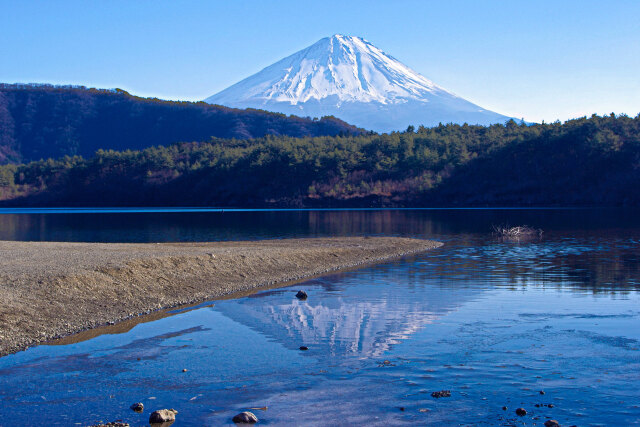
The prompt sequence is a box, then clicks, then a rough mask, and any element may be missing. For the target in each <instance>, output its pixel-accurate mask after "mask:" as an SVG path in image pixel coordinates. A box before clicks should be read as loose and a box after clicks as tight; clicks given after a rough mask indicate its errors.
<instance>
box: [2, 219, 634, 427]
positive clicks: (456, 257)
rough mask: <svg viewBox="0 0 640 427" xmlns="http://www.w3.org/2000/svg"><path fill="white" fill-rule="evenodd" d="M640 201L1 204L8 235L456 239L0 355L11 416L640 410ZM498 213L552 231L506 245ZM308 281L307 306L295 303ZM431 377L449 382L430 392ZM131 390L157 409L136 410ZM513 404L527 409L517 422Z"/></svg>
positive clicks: (324, 421) (318, 417)
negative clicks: (364, 205)
mask: <svg viewBox="0 0 640 427" xmlns="http://www.w3.org/2000/svg"><path fill="white" fill-rule="evenodd" d="M637 214H638V212H637V211H632V210H453V211H451V210H440V211H298V212H228V211H225V212H202V211H197V212H155V213H149V212H147V213H134V212H126V213H114V212H111V213H87V212H85V213H74V214H60V213H56V214H53V213H8V214H6V213H5V214H3V215H0V239H21V240H72V241H192V240H224V239H249V238H281V237H291V236H296V237H298V236H299V237H302V236H319V235H349V234H358V235H360V234H370V235H408V236H417V237H427V238H433V239H437V240H441V241H443V242H445V246H444V247H443V248H440V249H438V250H435V251H432V252H429V253H426V254H423V255H419V256H416V257H409V258H405V259H402V260H398V261H395V262H391V263H386V264H380V265H376V266H373V267H368V268H364V269H360V270H354V271H349V272H345V273H341V274H334V275H330V276H325V277H322V278H318V279H313V280H309V281H306V282H302V283H298V284H296V285H295V286H293V287H291V288H281V289H277V290H269V291H262V292H259V293H256V294H254V295H251V296H249V297H245V298H241V299H237V300H219V301H212V302H211V303H209V304H204V305H202V306H200V307H196V308H193V309H183V310H176V311H169V312H165V313H157V314H155V315H153V316H151V317H148V318H143V319H140V320H142V321H144V323H138V324H135V323H125V324H121V325H115V326H113V327H108V328H103V329H101V330H94V331H91V332H89V333H87V334H83V335H78V336H76V337H73V338H72V339H67V340H65V341H61V342H57V343H55V344H56V345H43V346H39V347H34V348H31V349H29V350H27V351H24V352H20V353H17V354H14V355H10V356H7V357H4V358H0V408H1V409H0V412H1V414H2V417H1V418H0V425H7V426H9V425H34V424H36V425H37V424H39V423H38V422H36V420H41V419H43V417H44V419H46V420H47V422H48V423H49V424H51V425H55V424H59V425H74V424H76V423H78V424H79V425H87V424H90V423H95V422H98V421H100V420H103V421H112V420H116V419H123V420H126V421H128V422H130V423H132V425H146V421H147V420H148V414H149V412H150V411H151V410H154V409H160V408H175V409H177V410H178V411H179V414H178V416H177V420H178V421H177V422H176V424H175V425H215V426H217V425H228V424H230V423H231V421H230V419H231V417H232V416H233V415H234V414H236V413H238V412H240V411H242V410H246V409H248V408H261V407H265V406H266V407H267V409H266V410H260V409H255V410H253V412H255V413H256V415H257V416H258V417H259V418H260V423H262V424H269V425H381V426H382V425H396V424H415V425H425V424H426V425H429V424H433V425H537V426H540V425H542V424H543V423H544V420H545V419H546V418H547V417H551V418H554V419H557V420H558V421H560V423H561V424H562V425H567V426H568V425H572V424H576V425H579V426H585V425H637V424H640V387H638V386H637V384H638V382H639V380H640V292H639V291H640V262H639V261H640V259H639V258H640V251H639V250H638V243H639V242H640V217H639V216H638V215H637ZM502 223H509V224H523V223H525V224H529V225H532V226H536V227H541V228H543V229H544V230H545V231H546V232H545V234H544V238H543V239H542V240H540V241H536V242H530V243H519V244H517V243H505V242H500V241H498V240H496V239H495V238H494V237H493V236H491V234H490V233H489V231H490V228H491V225H492V224H502ZM298 289H305V290H306V291H307V292H308V294H309V299H308V300H307V301H303V302H301V301H298V300H296V299H295V297H294V294H295V291H297V290H298ZM301 345H305V346H308V347H309V350H308V351H300V350H299V347H300V346H301ZM183 369H188V372H186V373H183V372H182V370H183ZM437 390H451V397H449V398H441V399H434V398H432V397H431V392H433V391H437ZM541 390H544V392H545V394H544V395H542V394H540V393H539V392H540V391H541ZM137 401H141V402H143V403H144V404H145V408H147V409H145V413H144V414H141V415H139V414H136V413H134V412H132V411H131V410H129V409H128V407H129V405H130V404H131V403H133V402H137ZM549 404H551V405H553V406H552V407H548V406H544V405H549ZM536 405H539V406H538V407H536ZM503 406H507V407H508V410H506V411H503V410H502V407H503ZM517 407H524V408H526V409H527V410H528V411H529V413H528V415H527V416H525V417H522V418H521V417H517V416H516V415H515V413H514V411H515V409H516V408H517ZM402 408H403V409H404V410H402Z"/></svg>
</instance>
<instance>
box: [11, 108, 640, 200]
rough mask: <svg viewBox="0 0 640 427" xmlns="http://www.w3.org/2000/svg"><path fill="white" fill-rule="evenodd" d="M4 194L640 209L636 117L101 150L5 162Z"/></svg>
mask: <svg viewBox="0 0 640 427" xmlns="http://www.w3.org/2000/svg"><path fill="white" fill-rule="evenodd" d="M0 194H1V195H2V196H1V197H2V198H4V199H5V204H13V205H56V206H116V205H120V206H122V205H131V206H135V205H138V206H139V205H173V206H186V205H188V206H236V207H270V206H281V207H297V206H309V207H319V206H362V207H364V206H415V207H427V206H451V205H453V206H552V205H556V206H557V205H561V206H566V205H578V206H584V205H591V206H593V205H595V206H598V205H607V206H621V205H636V206H637V205H640V116H638V117H635V118H630V117H626V116H619V117H615V116H613V115H611V116H605V117H599V116H592V117H591V118H588V119H587V118H581V119H577V120H571V121H568V122H566V123H564V124H561V123H559V122H558V123H552V124H536V125H530V126H529V125H525V124H516V123H515V122H513V121H510V122H508V123H507V124H506V125H493V126H488V127H483V126H468V125H446V126H444V125H441V126H438V127H434V128H419V129H418V130H417V131H416V130H415V129H412V128H410V129H408V130H407V131H406V132H402V133H393V134H383V135H359V136H337V137H313V138H312V137H306V138H293V137H273V136H267V137H263V138H257V139H251V140H229V139H217V138H214V139H212V140H210V141H209V142H200V143H195V142H194V143H180V144H175V145H171V146H168V147H153V148H148V149H145V150H142V151H122V152H117V151H104V150H101V151H99V152H98V153H97V154H96V155H95V156H94V157H92V158H89V159H84V158H81V157H66V158H62V159H59V160H47V161H39V162H33V163H29V164H26V165H19V166H18V165H7V166H4V167H1V168H0Z"/></svg>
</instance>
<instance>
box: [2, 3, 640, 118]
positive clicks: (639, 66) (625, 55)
mask: <svg viewBox="0 0 640 427" xmlns="http://www.w3.org/2000/svg"><path fill="white" fill-rule="evenodd" d="M335 33H340V34H348V35H357V36H361V37H364V38H366V39H367V40H369V41H370V42H372V43H373V44H375V45H377V46H378V47H380V48H381V49H383V50H384V51H386V52H387V53H389V54H390V55H392V56H394V57H396V58H397V59H399V60H400V61H402V62H404V63H405V64H407V65H408V66H410V67H411V68H413V69H415V70H416V71H418V72H420V73H421V74H423V75H424V76H426V77H427V78H429V79H431V80H433V81H434V82H436V83H437V84H439V85H441V86H443V87H445V88H447V89H449V90H451V91H453V92H454V93H456V94H458V95H460V96H462V97H464V98H466V99H469V100H471V101H473V102H476V103H478V104H480V105H482V106H483V107H485V108H489V109H492V110H495V111H497V112H500V113H503V114H507V115H511V116H515V117H524V118H525V119H526V120H531V121H540V120H545V121H554V120H556V119H559V120H566V119H568V118H572V117H578V116H582V115H590V114H592V113H598V114H603V113H610V112H615V113H626V114H628V115H630V116H635V115H636V114H638V113H639V112H640V1H638V0H618V1H616V0H612V1H602V0H600V1H591V0H580V1H562V0H556V1H479V0H470V1H456V0H447V1H444V0H443V1H425V0H422V1H403V0H396V1H376V0H366V1H349V0H340V1H332V0H324V1H314V2H311V1H308V2H306V1H266V0H263V1H258V0H255V1H252V0H242V1H205V0H202V1H188V0H182V1H178V0H171V1H169V0H167V1H162V0H154V1H152V0H126V1H121V0H94V1H88V0H78V1H66V0H56V1H53V0H44V1H30V0H19V1H17V0H0V81H1V82H8V83H13V82H46V83H56V84H67V83H71V84H83V85H86V86H92V87H104V88H112V87H120V88H123V89H126V90H128V91H130V92H132V93H134V94H136V95H141V96H157V97H159V98H165V99H182V100H200V99H204V98H206V97H208V96H210V95H212V94H214V93H216V92H218V91H219V90H222V89H224V88H225V87H227V86H229V85H231V84H233V83H235V82H236V81H238V80H240V79H242V78H244V77H247V76H249V75H251V74H253V73H255V72H257V71H259V70H261V69H262V68H264V67H265V66H267V65H269V64H271V63H272V62H275V61H276V60H279V59H281V58H282V57H284V56H286V55H289V54H291V53H293V52H295V51H297V50H299V49H302V48H304V47H306V46H308V45H310V44H312V43H314V42H316V41H317V40H318V39H320V38H322V37H326V36H329V35H332V34H335Z"/></svg>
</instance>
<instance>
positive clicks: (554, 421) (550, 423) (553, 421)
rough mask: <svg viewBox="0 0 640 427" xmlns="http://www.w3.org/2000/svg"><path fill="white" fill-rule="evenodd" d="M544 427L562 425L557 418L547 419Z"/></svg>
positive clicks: (558, 426)
mask: <svg viewBox="0 0 640 427" xmlns="http://www.w3.org/2000/svg"><path fill="white" fill-rule="evenodd" d="M544 427H560V423H559V422H557V421H556V420H547V421H545V422H544Z"/></svg>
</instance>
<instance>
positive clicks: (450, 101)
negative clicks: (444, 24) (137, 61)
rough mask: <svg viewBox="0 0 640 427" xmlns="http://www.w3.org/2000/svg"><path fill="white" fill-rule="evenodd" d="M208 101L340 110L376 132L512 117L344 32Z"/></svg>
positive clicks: (310, 112) (304, 111)
mask: <svg viewBox="0 0 640 427" xmlns="http://www.w3.org/2000/svg"><path fill="white" fill-rule="evenodd" d="M205 102H208V103H211V104H220V105H226V106H230V107H237V108H247V107H252V108H261V109H267V110H271V111H278V112H282V113H286V114H297V115H303V116H305V115H306V116H312V117H313V116H316V117H320V116H324V115H335V116H337V117H340V118H341V119H343V120H346V121H348V122H351V123H354V124H356V125H358V126H361V127H364V128H367V129H373V130H377V131H391V130H400V129H404V128H406V127H407V126H408V125H410V124H413V125H425V126H433V125H437V124H438V123H440V122H442V123H449V122H454V123H462V122H467V123H470V124H491V123H502V122H505V121H506V120H508V119H509V118H508V117H506V116H503V115H501V114H498V113H494V112H492V111H489V110H485V109H483V108H482V107H479V106H478V105H475V104H473V103H471V102H469V101H466V100H465V99H463V98H460V97H459V96H457V95H454V94H453V93H451V92H449V91H447V90H445V89H443V88H441V87H440V86H438V85H436V84H435V83H433V82H432V81H430V80H429V79H427V78H425V77H423V76H422V75H420V74H419V73H417V72H415V71H413V70H412V69H410V68H409V67H407V66H406V65H404V64H402V63H401V62H400V61H398V60H396V59H395V58H393V57H391V56H389V55H387V54H385V53H384V52H383V51H382V50H380V49H378V48H377V47H375V46H374V45H372V44H371V43H369V42H368V41H366V40H364V39H362V38H359V37H351V36H342V35H334V36H332V37H327V38H324V39H321V40H320V41H318V42H317V43H315V44H313V45H311V46H309V47H308V48H306V49H303V50H301V51H299V52H296V53H294V54H293V55H291V56H289V57H287V58H284V59H282V60H280V61H278V62H276V63H275V64H273V65H271V66H269V67H267V68H265V69H264V70H262V71H260V72H258V73H256V74H254V75H252V76H250V77H248V78H246V79H244V80H242V81H240V82H238V83H236V84H235V85H233V86H231V87H229V88H227V89H225V90H223V91H221V92H219V93H217V94H215V95H213V96H211V97H209V98H207V99H206V100H205Z"/></svg>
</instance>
